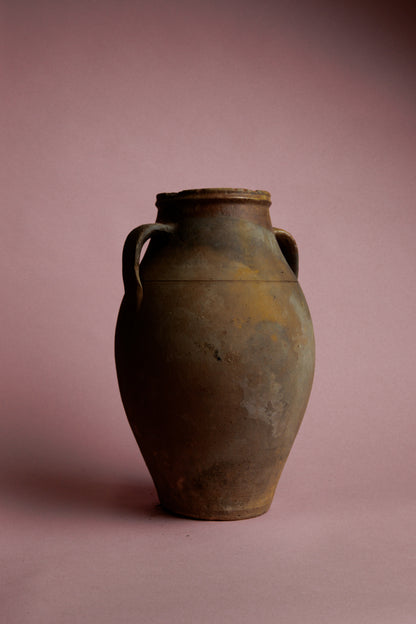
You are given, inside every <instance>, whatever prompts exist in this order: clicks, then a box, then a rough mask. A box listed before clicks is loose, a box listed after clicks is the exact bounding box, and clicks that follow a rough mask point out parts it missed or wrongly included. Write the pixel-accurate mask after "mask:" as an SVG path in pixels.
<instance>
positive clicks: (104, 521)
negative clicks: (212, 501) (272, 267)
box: [0, 0, 416, 624]
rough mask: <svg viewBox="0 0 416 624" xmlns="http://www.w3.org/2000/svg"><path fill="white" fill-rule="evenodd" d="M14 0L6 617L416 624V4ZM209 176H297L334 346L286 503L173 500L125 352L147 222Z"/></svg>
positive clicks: (8, 147) (307, 262)
mask: <svg viewBox="0 0 416 624" xmlns="http://www.w3.org/2000/svg"><path fill="white" fill-rule="evenodd" d="M2 4H3V8H2V33H1V37H0V40H1V43H0V45H1V48H2V59H3V78H2V86H3V88H2V98H1V106H2V109H3V115H2V120H3V126H4V130H3V139H2V142H1V150H2V156H3V166H2V175H3V183H2V191H3V197H4V198H3V202H2V211H3V227H2V228H1V234H0V235H1V245H0V254H1V264H0V271H1V276H2V306H1V328H2V341H1V343H2V352H3V358H2V362H3V368H2V375H1V385H2V389H1V390H2V392H1V397H2V400H1V404H2V411H3V413H2V419H1V424H0V428H1V430H0V444H1V454H0V478H1V482H2V487H3V497H2V500H3V504H2V512H1V513H2V531H1V538H0V539H1V557H2V565H1V572H0V574H1V575H2V576H3V577H4V578H3V581H2V584H1V589H0V592H1V593H2V596H1V600H0V610H2V612H3V616H2V621H4V622H7V623H8V624H21V623H26V622H30V623H36V624H37V623H39V624H47V623H49V622H50V623H52V622H53V623H59V624H66V623H68V624H69V623H71V624H72V623H73V622H77V623H81V624H84V623H90V622H100V623H101V624H105V623H107V622H108V623H114V622H121V623H123V624H130V623H133V622H134V623H137V622H140V623H142V622H143V623H146V624H147V623H157V624H165V623H168V622H175V623H176V622H178V623H181V624H182V623H185V624H188V623H195V622H198V623H199V624H200V623H202V624H204V623H206V624H211V623H214V622H215V623H217V622H219V623H226V622H227V623H228V622H239V623H243V624H251V623H252V622H262V623H266V624H269V623H272V622H273V623H274V622H282V623H284V624H292V623H293V624H295V623H296V624H297V623H298V622H307V623H308V624H314V623H316V624H322V623H323V622H336V623H337V624H339V623H341V624H361V623H365V624H392V623H394V624H405V623H406V624H407V623H409V624H410V623H412V624H413V623H414V622H415V621H416V600H415V597H414V579H415V567H414V561H415V558H414V554H415V545H416V544H415V520H416V505H415V501H414V490H415V487H414V484H415V477H416V474H415V472H416V471H415V461H414V458H415V445H414V439H415V433H416V431H415V419H414V412H415V403H416V401H415V398H416V396H415V386H416V382H415V364H416V361H415V338H416V335H415V334H416V332H415V312H416V289H415V268H416V262H415V261H416V252H415V244H414V233H415V225H416V210H415V200H414V198H415V196H416V176H415V163H416V132H415V130H416V127H415V126H416V123H415V93H416V84H415V64H414V60H415V55H414V42H413V38H412V37H413V33H412V15H411V12H410V9H409V7H407V6H406V4H405V3H403V2H399V3H395V4H394V7H393V5H392V6H391V7H389V6H387V5H383V4H377V5H374V7H373V4H372V3H371V2H367V3H364V4H358V2H357V3H355V2H350V3H346V4H345V6H342V5H341V3H333V2H330V1H329V0H327V1H324V0H322V1H320V2H319V1H318V0H311V1H309V2H306V0H305V1H304V2H300V3H286V2H279V1H277V2H276V1H272V0H270V1H267V0H257V1H256V2H254V0H252V1H249V0H246V1H240V2H237V0H235V1H229V2H224V0H223V2H220V1H219V0H211V1H210V2H207V1H205V2H204V1H203V0H199V1H198V0H193V2H191V1H190V0H189V2H187V1H185V2H176V3H175V2H169V1H167V0H166V1H165V0H153V1H152V2H150V1H148V0H143V1H139V0H137V1H133V0H131V1H129V0H120V1H118V2H117V1H116V0H101V1H100V2H94V0H83V1H81V0H74V1H68V2H53V1H52V0H51V1H47V0H39V1H38V2H30V1H29V0H26V1H24V0H9V1H8V0H4V1H3V3H2ZM336 5H338V6H336ZM409 6H410V5H409ZM207 186H238V187H240V186H243V187H248V188H253V189H256V188H259V189H265V190H268V191H270V192H271V194H272V199H273V205H272V209H271V212H272V220H273V224H274V225H275V226H279V227H283V228H286V229H288V230H290V231H291V232H292V233H293V234H294V236H295V237H296V239H297V241H298V244H299V247H300V254H301V255H300V261H301V268H300V282H301V284H302V287H303V290H304V292H305V295H306V297H307V299H308V302H309V306H310V309H311V313H312V316H313V319H314V325H315V332H316V341H317V368H316V377H315V383H314V388H313V392H312V396H311V400H310V404H309V408H308V411H307V413H306V416H305V420H304V423H303V425H302V428H301V430H300V433H299V435H298V438H297V440H296V443H295V446H294V448H293V451H292V454H291V456H290V458H289V461H288V463H287V466H286V469H285V471H284V474H283V477H282V479H281V481H280V484H279V486H278V490H277V493H276V497H275V500H274V503H273V506H272V509H271V510H270V512H269V513H268V514H266V515H265V516H262V517H260V518H257V519H253V520H247V521H241V522H231V523H218V522H197V521H192V520H184V519H179V518H173V517H170V516H168V515H166V514H164V513H163V512H162V511H161V510H160V509H159V508H157V507H156V503H157V500H156V496H155V493H154V490H153V486H152V484H151V481H150V477H149V475H148V473H147V471H146V469H145V467H144V464H143V461H142V460H141V458H140V456H139V454H138V450H137V448H136V445H135V442H134V440H133V436H132V434H131V433H130V430H129V428H128V425H127V421H126V419H125V416H124V412H123V409H122V405H121V401H120V398H119V395H118V388H117V383H116V376H115V368H114V363H113V332H114V326H115V320H116V315H117V311H118V306H119V303H120V299H121V296H122V282H121V249H122V245H123V242H124V238H125V236H126V235H127V233H128V232H129V231H130V229H132V228H133V227H135V226H136V225H139V224H140V223H145V222H151V221H153V220H154V218H155V208H154V197H155V194H156V193H157V192H163V191H177V190H181V189H185V188H198V187H207ZM412 566H413V567H412Z"/></svg>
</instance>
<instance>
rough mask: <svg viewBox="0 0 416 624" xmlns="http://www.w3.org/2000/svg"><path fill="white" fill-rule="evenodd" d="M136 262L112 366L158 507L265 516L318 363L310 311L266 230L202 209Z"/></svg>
mask: <svg viewBox="0 0 416 624" xmlns="http://www.w3.org/2000/svg"><path fill="white" fill-rule="evenodd" d="M204 208H206V206H204ZM214 213H215V211H214ZM140 272H141V276H140V277H141V281H142V288H143V291H142V292H140V293H139V295H138V294H137V289H133V279H131V280H130V282H129V279H127V280H125V282H126V281H127V282H128V283H130V287H129V286H128V287H127V288H126V294H125V297H124V299H123V302H122V306H121V308H120V314H119V319H118V323H117V331H116V363H117V372H118V378H119V385H120V391H121V395H122V399H123V403H124V407H125V410H126V413H127V417H128V419H129V422H130V425H131V427H132V430H133V432H134V435H135V437H136V440H137V442H138V444H139V447H140V450H141V452H142V454H143V457H144V459H145V462H146V464H147V466H148V468H149V471H150V473H151V475H152V478H153V480H154V483H155V486H156V489H157V492H158V495H159V499H160V502H161V504H162V505H163V506H164V507H166V508H167V509H169V510H170V511H172V512H174V513H177V514H180V515H185V516H190V517H195V518H203V519H239V518H248V517H253V516H257V515H259V514H261V513H264V512H265V511H267V509H268V508H269V506H270V504H271V501H272V498H273V494H274V491H275V488H276V485H277V482H278V479H279V476H280V474H281V471H282V469H283V466H284V464H285V461H286V459H287V457H288V454H289V451H290V449H291V447H292V444H293V441H294V439H295V436H296V433H297V431H298V429H299V426H300V424H301V421H302V418H303V414H304V412H305V409H306V405H307V401H308V398H309V394H310V389H311V384H312V378H313V369H314V338H313V329H312V323H311V319H310V314H309V310H308V307H307V305H306V302H305V299H304V296H303V293H302V291H301V289H300V286H299V284H298V282H297V280H296V277H295V275H294V274H293V272H292V271H291V270H290V268H289V267H288V265H287V262H286V260H285V258H284V256H283V254H282V252H281V250H280V248H279V245H278V243H277V242H276V238H275V235H274V233H273V231H272V229H271V228H269V227H265V226H264V225H259V224H257V223H254V222H252V221H249V220H247V219H246V218H243V219H240V218H238V216H232V217H230V216H227V215H224V214H223V213H221V214H218V213H215V214H208V215H207V214H206V212H205V213H204V212H203V213H202V214H201V211H196V213H195V214H194V213H193V214H192V215H191V216H188V217H185V218H183V219H179V221H178V223H176V224H174V227H173V228H172V231H171V232H164V233H162V235H160V236H158V237H156V236H155V237H154V239H152V240H151V242H150V244H149V247H148V250H147V252H146V256H145V258H144V259H143V261H142V263H141V265H140ZM129 288H130V292H129Z"/></svg>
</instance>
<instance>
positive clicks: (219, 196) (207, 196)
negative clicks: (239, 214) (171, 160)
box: [156, 188, 271, 207]
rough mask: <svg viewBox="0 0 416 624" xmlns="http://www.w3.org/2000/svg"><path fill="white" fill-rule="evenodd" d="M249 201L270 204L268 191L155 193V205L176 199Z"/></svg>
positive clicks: (205, 189) (244, 189)
mask: <svg viewBox="0 0 416 624" xmlns="http://www.w3.org/2000/svg"><path fill="white" fill-rule="evenodd" d="M182 200H185V201H189V200H191V201H198V202H201V201H211V202H212V201H215V202H218V201H219V202H228V201H249V202H258V203H261V204H267V205H268V206H269V205H270V204H271V196H270V193H269V192H268V191H252V190H250V189H246V188H203V189H188V190H184V191H179V192H178V193H158V194H157V195H156V206H158V207H159V206H160V205H161V204H163V205H166V203H176V202H178V201H182Z"/></svg>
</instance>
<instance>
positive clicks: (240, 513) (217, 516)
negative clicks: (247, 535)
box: [160, 501, 271, 521]
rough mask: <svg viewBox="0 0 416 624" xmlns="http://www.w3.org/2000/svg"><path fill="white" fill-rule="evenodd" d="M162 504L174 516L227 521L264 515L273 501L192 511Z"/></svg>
mask: <svg viewBox="0 0 416 624" xmlns="http://www.w3.org/2000/svg"><path fill="white" fill-rule="evenodd" d="M160 504H161V506H162V507H163V509H164V510H165V511H167V512H169V513H170V514H173V515H174V516H180V517H181V518H191V519H192V520H216V521H227V520H248V519H249V518H256V517H258V516H262V515H263V514H265V513H266V512H267V511H268V510H269V509H270V505H271V503H267V505H262V506H261V507H255V508H250V509H214V510H209V511H208V510H201V511H199V512H197V511H191V510H185V509H181V510H180V509H177V508H174V507H173V506H169V505H166V504H165V503H163V502H162V501H161V503H160Z"/></svg>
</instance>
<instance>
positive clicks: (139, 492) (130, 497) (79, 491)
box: [2, 465, 169, 518]
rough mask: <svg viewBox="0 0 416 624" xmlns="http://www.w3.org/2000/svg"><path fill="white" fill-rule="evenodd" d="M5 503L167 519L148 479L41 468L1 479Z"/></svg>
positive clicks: (62, 511) (66, 511) (43, 510)
mask: <svg viewBox="0 0 416 624" xmlns="http://www.w3.org/2000/svg"><path fill="white" fill-rule="evenodd" d="M2 489H3V492H4V500H5V501H6V502H8V503H9V504H11V505H12V506H13V507H16V506H17V507H18V508H19V509H20V510H21V511H22V510H23V511H24V510H27V512H30V513H36V512H37V513H42V514H44V513H56V514H60V515H61V514H71V515H72V514H79V513H81V514H83V515H85V514H87V515H88V514H94V515H96V514H99V515H103V514H104V515H107V516H108V515H110V516H119V517H121V516H124V517H128V516H130V517H134V516H135V517H142V518H152V517H157V516H164V517H167V516H168V515H169V514H168V513H167V512H165V511H164V510H163V508H162V507H161V506H160V505H159V502H158V499H157V494H156V491H155V488H154V486H153V483H152V482H151V480H150V477H149V478H147V479H146V478H144V477H142V478H138V479H133V478H132V479H116V478H109V479H105V478H95V477H94V476H93V475H91V474H88V473H87V471H85V474H83V473H82V471H79V472H73V471H71V470H68V471H64V470H62V469H61V470H59V469H58V466H52V465H51V466H49V467H46V466H43V467H37V468H36V469H31V470H30V472H29V471H28V470H19V471H16V472H14V473H10V472H9V474H8V476H7V478H6V479H3V484H2Z"/></svg>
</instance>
